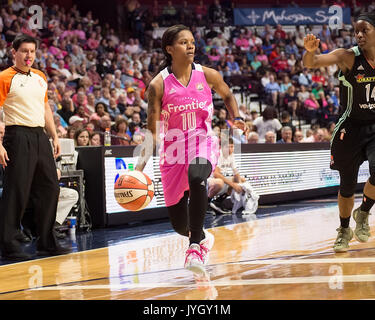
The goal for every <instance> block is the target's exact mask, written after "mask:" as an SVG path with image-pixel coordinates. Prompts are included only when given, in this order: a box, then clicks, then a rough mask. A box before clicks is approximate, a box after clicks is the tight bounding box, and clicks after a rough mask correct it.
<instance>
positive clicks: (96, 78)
mask: <svg viewBox="0 0 375 320" xmlns="http://www.w3.org/2000/svg"><path fill="white" fill-rule="evenodd" d="M87 77H88V78H89V79H90V80H91V82H92V84H93V85H100V83H101V82H102V78H101V77H100V75H99V73H98V72H97V71H96V64H92V65H91V66H90V67H89V69H88V71H87Z"/></svg>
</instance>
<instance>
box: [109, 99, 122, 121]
mask: <svg viewBox="0 0 375 320" xmlns="http://www.w3.org/2000/svg"><path fill="white" fill-rule="evenodd" d="M108 113H109V116H110V117H111V120H115V118H116V117H117V116H118V115H120V114H121V112H120V110H119V108H117V102H116V99H115V98H110V99H109V106H108Z"/></svg>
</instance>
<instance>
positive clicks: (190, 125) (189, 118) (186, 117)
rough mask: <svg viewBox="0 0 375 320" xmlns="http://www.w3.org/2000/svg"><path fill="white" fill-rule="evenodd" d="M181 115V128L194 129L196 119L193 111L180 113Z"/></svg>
mask: <svg viewBox="0 0 375 320" xmlns="http://www.w3.org/2000/svg"><path fill="white" fill-rule="evenodd" d="M181 117H182V130H187V129H190V130H192V129H195V128H196V127H197V120H196V116H195V112H188V113H183V114H181Z"/></svg>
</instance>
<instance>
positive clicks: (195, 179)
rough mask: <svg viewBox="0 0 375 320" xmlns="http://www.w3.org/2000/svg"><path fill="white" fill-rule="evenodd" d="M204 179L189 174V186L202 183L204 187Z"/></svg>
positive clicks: (197, 175)
mask: <svg viewBox="0 0 375 320" xmlns="http://www.w3.org/2000/svg"><path fill="white" fill-rule="evenodd" d="M205 180H206V179H205V178H204V177H202V176H201V175H199V174H189V185H190V186H199V185H201V184H202V182H203V183H204V184H205V185H206V181H205Z"/></svg>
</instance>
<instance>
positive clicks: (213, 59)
mask: <svg viewBox="0 0 375 320" xmlns="http://www.w3.org/2000/svg"><path fill="white" fill-rule="evenodd" d="M207 56H208V60H209V61H210V65H211V66H212V67H215V66H216V65H217V64H218V62H219V60H220V54H219V53H218V52H217V50H216V48H215V47H213V48H211V50H210V52H209V53H208V54H207Z"/></svg>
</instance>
